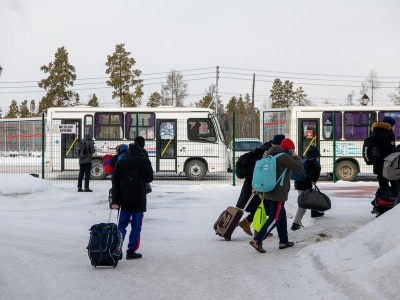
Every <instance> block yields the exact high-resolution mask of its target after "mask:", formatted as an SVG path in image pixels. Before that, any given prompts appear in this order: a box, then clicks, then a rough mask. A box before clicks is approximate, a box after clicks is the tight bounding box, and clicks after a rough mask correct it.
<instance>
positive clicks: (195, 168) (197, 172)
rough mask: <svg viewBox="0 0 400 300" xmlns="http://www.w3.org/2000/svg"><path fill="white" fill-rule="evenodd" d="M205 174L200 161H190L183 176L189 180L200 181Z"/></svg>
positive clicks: (205, 170)
mask: <svg viewBox="0 0 400 300" xmlns="http://www.w3.org/2000/svg"><path fill="white" fill-rule="evenodd" d="M206 173H207V168H206V165H205V164H204V163H203V162H202V161H200V160H191V161H189V162H188V163H187V164H186V167H185V174H186V176H187V178H189V179H190V180H202V179H203V178H204V176H206Z"/></svg>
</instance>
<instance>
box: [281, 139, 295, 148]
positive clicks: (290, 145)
mask: <svg viewBox="0 0 400 300" xmlns="http://www.w3.org/2000/svg"><path fill="white" fill-rule="evenodd" d="M281 147H282V148H284V149H293V150H294V149H295V146H294V143H293V142H292V140H291V139H284V140H283V141H282V143H281Z"/></svg>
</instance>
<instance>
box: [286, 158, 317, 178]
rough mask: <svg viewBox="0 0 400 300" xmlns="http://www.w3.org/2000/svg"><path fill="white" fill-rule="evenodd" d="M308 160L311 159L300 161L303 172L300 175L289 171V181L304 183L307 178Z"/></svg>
mask: <svg viewBox="0 0 400 300" xmlns="http://www.w3.org/2000/svg"><path fill="white" fill-rule="evenodd" d="M310 159H312V158H309V157H307V158H303V159H302V160H301V163H302V164H303V171H301V172H300V173H294V172H293V171H290V179H292V180H295V181H305V180H306V179H307V178H308V172H307V165H308V161H309V160H310Z"/></svg>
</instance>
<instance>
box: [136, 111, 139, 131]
mask: <svg viewBox="0 0 400 300" xmlns="http://www.w3.org/2000/svg"><path fill="white" fill-rule="evenodd" d="M136 136H139V113H138V112H137V113H136Z"/></svg>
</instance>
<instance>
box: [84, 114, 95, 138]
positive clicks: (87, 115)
mask: <svg viewBox="0 0 400 300" xmlns="http://www.w3.org/2000/svg"><path fill="white" fill-rule="evenodd" d="M86 117H91V118H92V126H93V128H92V130H93V134H92V135H91V137H92V138H94V117H93V115H89V114H86V115H84V116H83V136H85V135H86V134H90V133H89V130H88V133H86V126H90V125H86Z"/></svg>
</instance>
